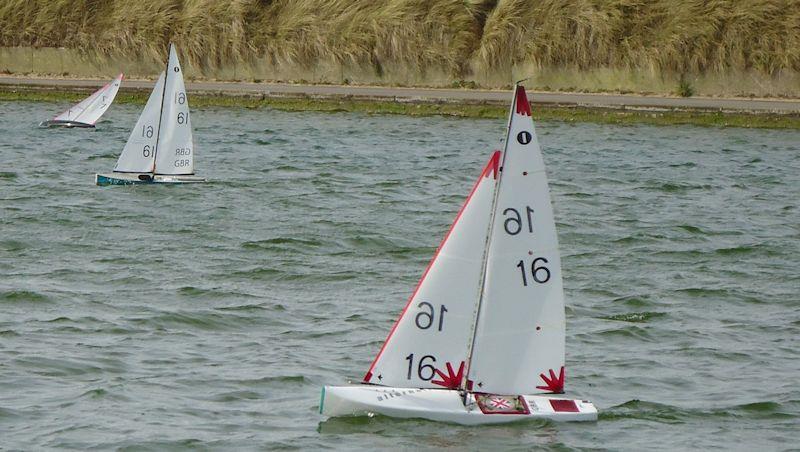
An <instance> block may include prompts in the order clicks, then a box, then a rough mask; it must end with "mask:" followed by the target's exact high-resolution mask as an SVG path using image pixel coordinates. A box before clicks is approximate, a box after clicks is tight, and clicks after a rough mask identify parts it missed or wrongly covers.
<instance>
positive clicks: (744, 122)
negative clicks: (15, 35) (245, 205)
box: [0, 89, 800, 129]
mask: <svg viewBox="0 0 800 452" xmlns="http://www.w3.org/2000/svg"><path fill="white" fill-rule="evenodd" d="M147 96H149V92H145V91H124V90H123V91H120V93H119V94H118V95H117V98H116V100H115V102H119V103H132V104H141V105H144V103H145V102H146V101H147ZM84 97H86V92H75V91H54V90H45V89H38V90H37V89H32V90H29V89H26V90H19V91H18V90H12V89H0V101H17V100H18V101H46V102H77V101H79V100H81V99H83V98H84ZM191 105H192V107H194V108H202V107H238V108H250V109H256V108H274V109H276V110H282V111H322V112H361V113H375V114H398V115H409V116H432V115H440V116H456V117H464V118H495V119H497V118H505V117H506V116H507V115H508V107H507V106H504V105H494V104H476V103H455V102H452V103H451V102H448V103H427V102H392V101H388V100H387V101H384V100H353V99H335V98H312V97H307V96H304V97H263V96H248V95H219V94H193V95H192V99H191ZM533 116H534V119H536V120H554V121H565V122H595V123H603V124H655V125H676V124H694V125H702V126H717V127H751V128H774V129H800V115H786V114H747V113H730V112H726V113H722V112H708V111H700V110H691V111H685V110H669V111H644V110H625V109H610V108H589V107H564V106H560V107H556V106H546V107H543V106H539V105H537V106H535V107H534V108H533Z"/></svg>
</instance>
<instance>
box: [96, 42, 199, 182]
mask: <svg viewBox="0 0 800 452" xmlns="http://www.w3.org/2000/svg"><path fill="white" fill-rule="evenodd" d="M194 152H195V149H194V145H193V143H192V123H191V121H190V119H189V102H188V99H187V97H186V87H185V86H184V83H183V73H182V71H181V65H180V63H179V62H178V55H177V53H176V52H175V46H174V45H172V44H170V45H169V59H168V62H167V68H166V70H165V71H164V72H162V73H161V75H160V76H159V77H158V81H157V82H156V86H155V88H153V92H152V93H150V98H149V99H147V104H146V105H145V106H144V110H143V111H142V114H141V115H140V116H139V120H138V121H137V122H136V126H135V127H134V128H133V131H132V132H131V135H130V137H129V138H128V142H127V143H126V144H125V148H124V149H123V150H122V155H120V156H119V160H117V165H116V166H115V167H114V172H113V173H110V174H97V175H96V176H95V182H96V183H97V185H130V184H154V183H164V184H182V183H192V182H205V181H206V180H205V179H204V178H202V177H199V176H195V175H194Z"/></svg>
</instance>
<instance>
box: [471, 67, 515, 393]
mask: <svg viewBox="0 0 800 452" xmlns="http://www.w3.org/2000/svg"><path fill="white" fill-rule="evenodd" d="M518 86H519V82H516V83H514V96H513V97H512V99H511V107H509V110H508V123H507V124H506V139H505V141H504V142H503V156H502V158H501V160H500V165H499V168H498V169H499V171H498V176H497V183H496V184H495V188H494V197H493V199H492V209H491V211H490V213H489V229H488V231H487V234H486V244H485V245H484V248H483V263H482V265H481V284H480V286H479V288H478V304H477V306H476V307H475V316H474V321H473V324H472V334H471V335H470V338H469V349H468V352H467V360H466V362H465V363H466V364H465V367H464V376H463V377H462V380H461V388H460V390H461V391H471V390H472V387H471V386H472V385H469V384H468V381H469V370H470V367H472V352H473V351H474V350H475V335H476V334H477V332H478V321H479V320H480V315H481V307H482V306H483V293H484V287H485V286H486V265H487V262H488V257H489V247H490V246H491V240H492V230H493V229H494V217H495V214H496V210H497V197H498V195H499V193H500V184H501V183H502V181H503V173H504V169H505V162H506V153H507V151H508V140H509V137H510V135H511V121H512V119H513V118H514V108H516V105H517V87H518Z"/></svg>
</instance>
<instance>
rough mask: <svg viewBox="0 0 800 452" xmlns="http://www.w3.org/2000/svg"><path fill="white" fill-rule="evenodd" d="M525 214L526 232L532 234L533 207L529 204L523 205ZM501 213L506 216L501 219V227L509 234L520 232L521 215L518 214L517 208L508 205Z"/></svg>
mask: <svg viewBox="0 0 800 452" xmlns="http://www.w3.org/2000/svg"><path fill="white" fill-rule="evenodd" d="M525 214H526V215H525V216H526V217H527V220H528V224H527V225H526V226H528V227H527V228H525V229H527V230H528V232H530V233H531V234H533V209H531V207H530V206H525ZM503 215H504V216H506V217H507V218H506V219H505V221H503V229H505V230H506V233H508V234H509V235H517V234H519V233H520V232H522V226H523V225H522V223H523V222H522V215H521V214H520V212H519V210H517V209H514V208H512V207H509V208H508V209H506V210H504V211H503Z"/></svg>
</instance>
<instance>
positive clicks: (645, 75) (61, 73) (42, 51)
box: [0, 47, 800, 98]
mask: <svg viewBox="0 0 800 452" xmlns="http://www.w3.org/2000/svg"><path fill="white" fill-rule="evenodd" d="M163 64H164V63H163V62H162V61H156V60H146V59H133V60H132V59H129V58H125V57H118V56H114V55H101V54H97V53H83V52H79V51H77V50H73V49H65V48H32V47H0V72H2V73H4V74H11V75H17V76H19V75H34V76H58V77H75V78H98V77H99V78H106V77H112V76H114V75H116V74H118V73H119V72H124V73H125V74H126V76H127V77H128V78H146V79H154V78H155V77H156V76H157V75H158V73H159V72H160V71H161V70H162V68H163ZM183 65H184V73H185V75H186V77H187V78H188V79H190V80H193V79H198V80H231V81H233V80H242V81H277V82H305V83H330V84H342V83H353V84H375V85H393V86H435V87H443V86H452V85H453V84H457V85H459V84H460V85H463V84H464V82H467V84H469V83H470V82H474V83H475V84H476V85H477V86H480V87H488V88H500V87H508V86H510V85H511V84H512V83H513V81H514V80H518V79H522V78H526V77H529V76H533V78H532V79H531V80H530V81H528V82H527V85H528V86H529V87H530V88H532V89H537V90H547V91H579V92H623V93H653V94H672V93H675V92H676V91H677V89H678V84H679V81H680V79H681V77H680V75H679V74H664V73H660V72H657V71H652V70H632V69H616V68H598V69H589V70H578V69H575V68H565V67H546V68H537V67H530V66H528V67H526V66H519V67H514V68H511V69H508V70H503V71H494V72H491V73H486V72H482V71H480V70H473V71H472V76H470V77H466V78H465V80H454V79H453V78H452V77H451V76H450V75H449V74H448V73H447V71H446V70H444V69H442V68H436V67H434V68H426V69H425V70H424V71H418V70H416V69H415V68H410V67H407V66H405V65H402V64H385V65H383V66H381V67H380V68H378V67H376V66H372V65H367V66H352V65H341V64H339V63H338V62H335V61H319V62H317V64H315V65H313V66H311V67H303V66H297V65H291V64H286V63H279V64H274V63H273V62H271V61H269V60H267V59H265V58H251V59H249V60H245V61H238V62H231V63H228V64H226V65H224V66H216V65H211V64H193V63H192V62H190V61H187V60H186V59H184V61H183ZM684 80H686V81H687V82H689V84H690V85H691V86H692V88H693V89H694V92H695V95H708V96H745V97H746V96H756V97H792V98H800V74H798V73H795V72H783V73H779V74H775V75H773V76H767V75H764V74H760V73H757V72H727V73H708V74H687V75H685V76H684Z"/></svg>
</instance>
